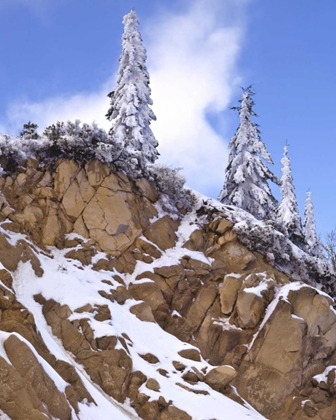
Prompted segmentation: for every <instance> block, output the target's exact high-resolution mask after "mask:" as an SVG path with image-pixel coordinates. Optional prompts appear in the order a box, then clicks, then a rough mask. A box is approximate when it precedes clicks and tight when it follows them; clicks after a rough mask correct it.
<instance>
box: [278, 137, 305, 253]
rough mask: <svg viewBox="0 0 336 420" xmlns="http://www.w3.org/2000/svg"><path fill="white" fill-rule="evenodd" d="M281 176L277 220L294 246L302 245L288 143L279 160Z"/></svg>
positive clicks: (299, 218) (302, 239)
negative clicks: (284, 228) (282, 225)
mask: <svg viewBox="0 0 336 420" xmlns="http://www.w3.org/2000/svg"><path fill="white" fill-rule="evenodd" d="M281 163H282V168H281V172H282V176H281V179H280V191H281V203H280V205H279V207H278V212H277V214H278V220H279V222H280V223H283V224H284V225H285V227H286V229H287V232H288V236H289V238H290V239H291V241H292V242H294V243H295V244H296V245H302V244H303V242H304V236H303V233H302V226H301V217H300V214H299V208H298V204H297V200H296V196H295V188H294V184H293V178H292V175H291V172H292V170H291V166H290V159H289V157H288V142H287V141H286V145H285V147H284V154H283V157H282V159H281Z"/></svg>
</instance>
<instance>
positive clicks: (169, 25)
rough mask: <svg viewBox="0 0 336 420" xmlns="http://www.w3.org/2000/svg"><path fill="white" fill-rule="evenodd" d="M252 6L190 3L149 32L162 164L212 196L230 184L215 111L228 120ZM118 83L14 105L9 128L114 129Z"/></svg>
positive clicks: (207, 0) (234, 1) (212, 0)
mask: <svg viewBox="0 0 336 420" xmlns="http://www.w3.org/2000/svg"><path fill="white" fill-rule="evenodd" d="M15 1H27V2H28V0H15ZM36 1H43V0H36ZM224 3H225V4H224ZM186 5H188V6H186ZM245 5H246V1H244V0H239V1H238V0H231V1H227V2H223V1H222V0H194V1H193V2H190V3H189V2H184V10H182V11H181V10H180V11H179V12H178V13H177V12H174V13H168V12H163V13H162V14H161V15H160V16H155V18H154V17H153V18H152V20H151V22H150V24H148V26H147V27H146V28H144V26H142V27H141V29H142V31H143V32H144V38H145V40H146V48H147V51H148V58H149V61H148V68H149V71H150V74H151V87H152V97H153V100H154V107H153V108H154V111H155V113H156V115H157V118H158V120H157V122H154V123H153V125H152V128H153V131H154V133H155V135H156V137H157V139H158V141H159V143H160V145H159V151H160V153H161V157H160V160H161V161H162V162H164V163H167V164H171V165H173V166H180V167H183V168H184V174H185V176H186V178H187V184H188V185H189V186H191V187H193V188H195V189H198V190H200V191H201V192H204V193H206V194H209V195H215V194H216V193H218V192H219V189H220V188H221V186H222V182H223V177H224V167H225V163H226V159H227V148H226V146H227V139H224V138H223V137H222V136H220V135H219V134H218V133H216V131H215V130H214V128H213V127H212V125H211V124H210V123H209V121H208V119H207V113H209V112H211V113H213V114H214V115H220V114H221V113H222V112H223V110H225V109H226V108H227V107H228V104H229V102H230V101H231V99H232V93H233V92H234V90H235V87H236V85H237V83H238V81H239V72H238V70H237V59H238V56H239V51H240V47H241V44H242V40H243V27H244V25H243V23H242V20H241V19H242V17H243V15H244V7H245ZM114 82H115V75H112V76H111V78H110V80H109V81H107V82H106V84H105V85H104V86H101V87H98V88H97V91H96V93H93V94H92V93H90V94H87V93H85V92H82V93H79V94H76V95H72V96H60V97H57V98H54V97H53V98H48V99H46V100H44V101H43V102H38V103H32V102H29V101H26V102H20V103H14V104H11V105H10V106H9V108H8V113H7V116H8V118H7V121H3V122H2V124H3V125H5V126H6V128H7V129H9V130H10V131H11V132H13V130H16V131H18V130H19V128H20V127H22V124H23V123H25V122H27V121H28V120H32V121H34V122H36V123H38V124H39V126H40V127H45V126H46V125H49V124H51V123H54V122H55V121H57V120H74V119H76V118H79V119H81V120H82V121H86V122H92V121H96V122H97V123H98V124H99V125H100V126H101V127H104V128H109V126H110V123H109V122H108V121H106V119H105V117H104V115H105V113H106V110H107V108H108V100H107V98H106V94H107V93H108V92H109V91H110V90H111V89H112V88H113V86H114Z"/></svg>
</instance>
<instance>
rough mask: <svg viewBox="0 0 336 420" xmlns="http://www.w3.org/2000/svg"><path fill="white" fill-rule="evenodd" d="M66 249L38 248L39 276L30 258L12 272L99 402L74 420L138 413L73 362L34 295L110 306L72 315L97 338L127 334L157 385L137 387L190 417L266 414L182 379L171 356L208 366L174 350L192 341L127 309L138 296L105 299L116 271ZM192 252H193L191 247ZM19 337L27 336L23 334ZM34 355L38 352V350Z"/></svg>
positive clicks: (171, 258)
mask: <svg viewBox="0 0 336 420" xmlns="http://www.w3.org/2000/svg"><path fill="white" fill-rule="evenodd" d="M189 222H190V221H188V222H186V225H183V224H182V226H181V227H180V231H179V232H178V233H179V237H180V239H181V243H182V237H184V236H185V234H186V233H187V232H186V231H187V230H191V229H192V226H191V225H189ZM189 233H190V232H188V234H189ZM6 234H7V232H6ZM8 234H9V235H10V236H11V239H10V240H11V243H12V244H14V243H15V242H16V240H17V239H22V236H21V235H19V236H20V237H18V235H16V234H14V233H11V232H9V233H8ZM183 239H185V238H183ZM180 245H181V244H180V243H179V242H178V244H177V246H176V248H174V249H171V250H168V251H167V252H166V253H164V255H163V256H162V258H161V259H159V260H156V261H154V263H153V267H154V265H155V266H157V265H161V264H164V265H170V264H173V263H176V261H177V260H178V259H179V258H180V257H181V255H180ZM186 251H187V250H186V249H183V255H185V253H186ZM66 252H67V250H62V251H60V250H58V249H56V248H51V249H50V255H51V256H52V257H53V258H51V257H48V256H46V255H45V254H42V253H36V255H37V257H38V258H39V260H40V263H41V267H42V268H43V270H44V274H43V276H42V277H37V276H36V275H35V273H34V271H33V269H32V267H31V264H30V263H29V262H26V263H22V262H21V263H20V264H19V267H18V269H17V271H16V272H15V273H14V274H13V277H14V289H15V292H16V296H17V299H18V300H19V301H20V302H21V303H22V304H23V305H25V306H26V307H27V308H28V309H29V310H30V311H31V312H32V313H33V315H34V317H35V322H36V325H37V328H38V330H39V332H40V333H41V335H42V337H43V340H44V342H45V344H46V345H47V347H48V348H49V350H50V352H51V353H52V354H54V355H55V356H56V357H57V358H58V359H62V360H66V361H67V362H68V363H70V364H72V365H73V366H74V367H75V368H76V370H77V372H78V374H79V375H80V377H81V379H82V380H83V382H84V385H85V386H86V388H87V390H88V391H89V392H90V394H91V395H92V397H93V398H94V400H95V401H96V402H97V406H96V405H94V404H85V403H81V404H80V405H79V406H80V413H79V415H78V419H80V420H91V419H92V420H97V419H99V420H105V419H106V420H108V419H111V418H115V419H120V420H122V419H132V418H134V419H135V418H138V416H137V414H136V413H135V411H134V409H133V408H132V407H131V406H130V401H126V402H125V403H124V404H119V403H118V402H116V401H114V400H113V399H112V398H111V397H109V396H107V395H106V394H105V393H104V392H103V391H102V390H101V389H100V388H99V387H98V386H97V385H95V384H94V383H92V381H91V380H90V378H89V377H88V375H87V374H86V372H85V371H84V368H83V367H82V366H80V365H78V364H77V363H76V362H75V361H74V359H73V356H72V355H71V354H69V353H68V352H66V351H65V350H64V348H63V346H62V343H61V342H60V340H59V339H57V338H56V337H54V336H53V335H52V333H51V329H50V327H49V326H48V325H47V323H46V321H45V318H44V316H43V314H42V307H41V306H40V305H39V304H38V303H37V302H35V300H34V298H33V296H34V295H36V294H39V293H41V294H42V295H43V296H44V297H45V298H46V299H54V300H55V301H57V302H59V303H60V304H61V305H68V306H69V307H70V309H71V310H72V311H74V310H75V309H77V308H79V307H82V306H84V305H85V304H87V303H90V304H91V305H92V306H94V305H108V306H109V309H110V312H111V314H112V317H111V319H110V320H107V321H103V322H100V321H97V320H96V319H94V315H95V314H94V313H88V312H84V313H73V314H72V315H71V320H74V319H80V318H81V317H85V318H87V319H89V320H90V321H89V322H90V325H91V328H92V329H93V331H94V334H95V338H96V337H101V336H105V335H113V336H117V337H120V336H121V335H122V334H123V333H125V334H127V336H128V337H129V338H130V341H128V340H126V341H127V344H128V348H129V351H130V356H131V358H132V361H133V369H134V370H140V371H142V372H144V373H145V374H146V376H147V377H148V378H154V379H155V380H156V381H157V382H158V383H159V385H160V391H159V392H155V391H151V390H149V389H148V388H147V387H146V386H145V385H143V386H142V387H141V389H140V391H141V392H142V393H144V394H147V395H149V397H150V398H151V399H153V400H154V399H155V400H157V399H158V397H159V396H160V394H162V395H163V396H164V398H165V399H166V400H167V401H169V400H172V402H173V404H174V406H176V407H178V408H180V409H181V410H184V411H186V412H187V413H188V414H189V415H191V417H192V419H193V420H208V419H217V420H227V419H237V420H243V419H249V420H251V419H255V420H257V419H263V418H264V417H262V416H261V415H260V414H259V413H257V412H256V411H255V410H253V408H252V407H250V406H249V405H248V404H247V403H246V405H245V407H243V406H241V405H239V404H237V403H235V402H233V401H232V400H231V399H229V398H227V397H225V396H224V395H222V394H221V393H219V392H216V391H214V390H213V389H212V388H210V387H209V386H208V385H207V384H205V383H204V382H198V383H197V384H196V385H190V384H189V383H188V384H186V383H184V381H183V379H182V377H181V373H180V372H178V371H177V370H176V369H175V368H174V366H173V365H172V361H179V362H181V363H183V364H184V365H185V366H187V368H190V369H191V368H192V367H194V368H196V369H198V370H199V371H200V370H202V369H204V370H205V371H207V372H208V371H209V370H210V369H211V368H212V366H210V365H209V364H208V363H207V362H206V361H205V360H203V359H202V360H201V361H200V362H196V361H191V360H188V359H185V358H182V357H181V356H180V355H179V354H178V352H179V351H181V350H183V349H186V348H192V346H191V345H190V344H187V343H184V342H182V341H180V340H179V339H177V338H176V337H175V336H173V335H170V334H168V333H167V332H165V331H163V330H162V329H161V328H160V327H159V325H158V324H156V323H152V322H143V321H140V320H139V319H138V318H137V317H136V316H135V315H133V314H131V313H130V310H129V309H130V307H131V306H133V305H134V304H138V303H139V302H138V301H135V300H132V299H129V300H127V301H126V302H125V304H124V305H119V304H117V303H116V302H114V303H112V302H111V301H109V300H107V299H105V298H103V297H102V296H101V295H100V294H99V293H98V291H101V290H105V291H106V292H109V291H110V289H111V287H112V288H113V287H117V286H119V283H117V282H116V281H115V280H114V279H113V274H115V273H113V272H107V271H99V272H97V271H95V270H93V269H92V266H82V265H81V263H80V262H79V261H76V260H70V259H67V258H65V256H64V254H65V253H66ZM188 252H189V251H188ZM190 252H191V253H192V251H190ZM198 254H199V255H198ZM101 256H102V255H101ZM192 257H193V258H197V259H200V260H203V259H204V258H205V257H204V255H203V254H200V253H193V255H192ZM204 262H205V261H204ZM153 267H152V268H153ZM138 268H139V270H137V269H136V270H135V273H134V275H132V276H130V275H128V276H125V280H126V281H127V282H128V283H130V282H132V281H135V276H136V273H138V272H139V271H140V267H138ZM148 269H150V267H148V265H146V270H148ZM118 274H119V273H118ZM103 280H109V281H110V282H111V283H112V285H113V286H110V285H108V284H106V283H105V282H102V281H103ZM142 281H143V280H142ZM4 339H5V337H3V336H1V337H0V344H1V342H3V340H4ZM21 339H22V340H23V341H25V340H24V339H23V338H21ZM118 346H119V348H122V347H121V345H120V344H118V345H117V348H118ZM30 347H31V346H30ZM3 352H4V350H3V346H2V345H0V355H3ZM145 353H152V354H154V355H155V356H156V357H157V358H158V359H159V363H157V364H149V363H147V362H146V361H145V360H144V359H143V358H142V357H140V354H145ZM35 355H37V353H36V352H35ZM37 357H38V358H39V360H40V362H41V364H42V366H43V367H44V369H45V370H46V371H47V372H48V374H49V376H50V377H51V378H52V379H53V380H54V382H55V384H56V386H58V388H59V389H63V388H64V381H63V380H61V378H59V377H58V375H57V374H56V373H50V370H52V368H51V367H50V366H48V365H47V364H46V362H45V361H42V360H41V358H40V356H38V355H37ZM159 368H162V369H165V370H166V371H167V372H168V375H167V377H164V376H162V375H161V374H159V372H158V369H159ZM178 383H180V384H183V383H184V385H187V386H188V387H189V388H192V389H194V390H196V391H197V390H202V391H207V392H208V393H209V395H202V394H195V393H193V392H189V391H187V390H185V389H183V388H181V387H180V386H178V385H176V384H178ZM0 418H1V413H0Z"/></svg>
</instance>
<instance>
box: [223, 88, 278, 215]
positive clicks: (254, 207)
mask: <svg viewBox="0 0 336 420" xmlns="http://www.w3.org/2000/svg"><path fill="white" fill-rule="evenodd" d="M254 94H255V93H254V91H253V90H252V87H251V86H249V87H248V88H246V89H243V96H242V99H241V100H240V101H239V102H240V105H239V106H238V107H236V108H234V109H236V110H238V111H239V118H240V124H239V126H238V129H237V131H236V133H235V135H234V136H233V137H232V139H231V141H230V143H229V149H230V155H229V161H228V165H227V167H226V171H225V172H226V180H225V183H224V187H223V189H222V191H221V193H220V195H219V197H218V199H219V201H221V202H222V203H224V204H233V205H235V206H238V207H240V208H242V209H244V210H246V211H248V212H250V213H251V214H253V216H255V217H256V218H258V219H266V218H274V216H275V212H276V208H277V201H276V199H275V198H274V197H273V195H272V192H271V189H270V186H269V185H268V182H267V181H268V180H270V181H272V182H274V183H276V184H278V183H279V181H278V179H277V177H276V176H275V175H274V174H273V172H271V170H270V169H269V168H268V167H267V166H266V164H265V162H266V163H269V164H273V161H272V159H271V156H270V154H269V153H268V151H267V150H266V147H265V144H264V143H263V141H262V140H261V138H260V131H259V129H258V125H257V124H256V123H255V122H254V121H253V120H252V118H251V117H253V116H255V115H256V114H255V112H254V111H253V105H254V102H253V99H252V96H253V95H254Z"/></svg>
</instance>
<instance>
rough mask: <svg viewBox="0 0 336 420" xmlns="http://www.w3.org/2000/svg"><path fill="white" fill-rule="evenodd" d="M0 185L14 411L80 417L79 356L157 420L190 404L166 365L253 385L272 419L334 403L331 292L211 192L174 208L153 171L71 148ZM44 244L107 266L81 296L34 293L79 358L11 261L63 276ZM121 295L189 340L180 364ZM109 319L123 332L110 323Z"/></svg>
mask: <svg viewBox="0 0 336 420" xmlns="http://www.w3.org/2000/svg"><path fill="white" fill-rule="evenodd" d="M0 189H1V195H0V219H1V221H2V224H1V226H0V262H1V264H2V265H1V267H0V334H1V332H3V334H7V335H6V336H3V337H5V338H4V339H3V340H0V343H3V346H2V347H3V349H1V348H0V365H1V369H0V371H1V381H0V382H1V383H0V410H2V411H3V412H5V413H6V414H7V415H8V416H9V417H10V418H13V419H22V418H25V419H26V418H27V419H34V420H35V419H39V418H41V419H42V418H48V417H49V418H60V419H70V418H74V415H73V413H74V412H76V413H78V412H79V404H82V403H85V402H91V403H94V398H93V397H92V396H91V395H90V392H88V390H87V389H86V387H85V385H84V383H83V381H82V380H81V377H80V375H79V373H78V371H77V370H76V369H77V368H76V366H82V368H83V369H84V370H85V372H86V374H87V375H88V376H89V377H90V379H91V381H92V382H94V383H95V384H96V385H97V386H98V387H99V388H100V389H102V390H103V391H104V392H105V393H106V394H107V395H108V396H110V397H112V398H114V399H115V400H116V401H118V402H119V403H124V402H125V401H128V399H129V401H130V404H131V406H132V408H134V409H135V410H136V412H137V413H138V414H139V416H140V417H141V418H144V419H145V420H151V419H162V420H163V419H186V420H187V419H190V418H192V417H191V416H190V413H188V412H187V411H188V410H183V409H182V407H179V406H178V405H176V404H174V403H173V402H172V401H171V398H168V397H166V395H165V394H164V392H165V391H164V390H165V387H163V386H162V384H161V383H160V378H161V377H162V378H168V377H169V378H173V379H174V386H176V387H178V389H179V391H180V392H182V391H183V392H186V393H188V394H190V395H197V396H199V395H201V396H202V398H203V397H204V398H205V397H206V396H207V395H209V394H210V393H211V392H213V391H212V390H215V391H216V392H219V393H221V394H224V395H227V396H229V397H231V398H232V399H234V400H235V401H237V402H240V403H242V402H243V400H242V399H241V398H243V399H245V400H246V401H248V402H249V403H250V404H251V405H252V406H253V407H255V408H256V409H257V410H258V411H259V412H260V413H262V414H263V415H265V417H266V418H269V419H272V420H282V419H283V420H285V419H286V420H289V419H293V420H305V419H308V418H313V417H315V418H319V419H321V420H330V419H332V418H333V416H335V415H336V414H335V413H336V403H335V392H336V388H335V366H336V338H335V337H336V312H335V309H334V305H335V304H334V301H333V299H332V298H330V297H329V296H327V295H325V294H324V293H323V292H321V291H319V290H316V289H315V288H314V287H312V286H308V285H307V284H305V283H304V282H303V281H304V280H305V279H304V278H303V279H301V280H303V281H295V282H294V279H293V278H291V277H290V276H287V275H285V274H284V273H282V272H280V271H278V270H277V269H276V268H274V267H273V266H271V265H270V264H269V263H268V262H267V260H266V258H265V257H264V256H263V255H261V254H259V253H257V252H253V251H251V250H250V249H248V248H247V247H246V246H244V245H243V244H242V243H241V241H240V240H239V238H238V237H237V234H236V229H235V227H234V225H233V224H232V223H231V222H230V221H229V220H227V215H226V213H225V209H223V208H222V207H221V208H218V209H215V211H214V208H212V207H211V206H207V205H206V203H202V201H201V200H199V201H198V203H197V205H196V207H195V208H194V210H192V211H191V212H186V211H185V209H182V210H183V211H181V212H179V211H178V210H176V212H175V213H174V215H172V214H167V213H164V212H163V211H162V208H161V207H160V206H158V205H157V202H158V199H159V195H158V192H157V190H156V187H155V185H154V184H153V183H151V182H149V181H148V180H146V179H137V180H132V179H129V178H128V177H127V176H126V175H125V174H123V173H121V172H117V171H116V170H115V168H114V167H113V165H111V166H108V165H106V164H103V163H101V162H98V161H96V160H94V161H90V162H88V163H87V164H86V165H85V166H81V165H79V164H77V163H75V162H72V161H65V160H59V161H58V162H57V164H56V166H55V168H52V169H50V170H47V169H46V168H41V167H39V166H38V163H37V162H36V161H34V160H28V162H27V164H26V167H24V168H22V169H21V172H18V173H13V174H11V175H8V176H5V177H2V178H0ZM180 210H181V209H180ZM52 247H56V248H57V252H56V251H55V250H56V248H52ZM41 255H43V258H44V259H49V260H50V261H54V260H55V258H59V259H60V261H63V262H66V263H69V264H70V263H71V264H72V267H73V268H74V269H76V270H80V271H81V272H82V273H83V279H82V280H81V281H82V284H83V287H84V285H85V282H88V281H89V280H88V279H87V278H86V276H88V275H89V274H88V273H89V272H90V273H92V272H93V273H96V274H97V279H98V274H99V275H100V274H102V277H101V276H99V280H97V284H99V285H97V291H98V294H97V296H96V295H95V296H94V297H91V296H88V300H87V302H82V303H81V304H80V305H78V307H77V306H75V307H71V305H70V303H67V302H66V300H64V301H61V299H59V301H57V299H56V298H55V299H54V298H53V297H50V296H46V294H45V293H44V292H42V291H41V292H40V291H38V292H37V293H36V294H35V296H34V299H35V302H34V305H35V306H36V307H38V308H41V310H42V313H43V316H44V319H45V321H46V322H47V323H48V325H49V327H50V328H51V331H52V334H53V336H54V337H56V338H57V339H58V340H59V342H61V343H62V346H63V347H64V349H65V350H66V351H67V352H68V353H67V354H69V355H70V356H71V358H72V359H71V361H70V362H69V363H68V362H66V361H65V360H60V359H57V358H56V356H55V355H53V354H51V353H50V349H49V348H48V347H47V345H46V344H45V342H44V341H43V339H42V336H41V335H40V333H39V332H38V328H37V326H36V323H35V319H34V316H33V314H32V313H31V312H30V311H29V309H31V308H28V307H25V306H24V305H23V304H21V303H20V302H19V301H18V299H17V293H19V291H18V290H17V289H16V288H15V281H14V282H13V278H12V275H11V272H15V270H17V269H18V268H19V270H18V272H19V271H20V267H21V266H22V264H23V265H24V264H30V265H31V266H32V268H33V270H32V271H33V272H34V275H35V276H36V278H38V277H41V276H42V278H43V280H44V281H50V282H52V281H53V278H52V276H51V277H50V279H49V278H48V276H47V273H45V270H48V267H47V265H46V264H42V263H41ZM63 269H64V270H66V268H64V267H62V264H61V263H60V266H59V270H60V271H59V272H60V273H61V272H62V270H63ZM18 272H15V273H18ZM57 272H58V271H57ZM105 274H106V276H105ZM15 275H18V274H15ZM68 279H69V281H71V279H72V278H71V274H70V273H69V276H68ZM295 280H297V278H296V279H295ZM20 281H22V278H21V279H20ZM27 281H31V280H30V279H28V278H27ZM41 290H42V288H41ZM35 306H32V308H33V307H35ZM116 308H122V311H123V312H122V313H123V315H122V316H123V317H126V316H133V315H134V316H133V318H132V319H134V320H135V321H138V320H137V319H136V318H135V317H137V318H138V319H139V320H141V321H142V322H144V323H151V325H153V324H158V325H159V326H160V328H161V329H162V330H164V331H166V332H167V333H169V334H172V335H173V336H175V337H177V338H178V339H179V340H181V341H180V342H182V343H183V345H185V346H186V348H183V349H181V348H179V349H177V350H176V352H175V354H174V358H173V359H172V360H170V361H169V367H168V365H167V364H164V363H166V361H163V360H160V354H159V353H158V352H157V349H155V348H152V346H151V343H149V342H147V338H146V337H145V338H144V342H143V343H142V349H141V351H139V354H135V353H136V352H135V348H136V344H137V343H135V342H134V337H132V336H131V334H130V333H129V334H126V333H125V332H124V331H123V330H122V326H120V325H119V324H118V325H116V324H115V320H114V318H115V317H116V315H117V314H116V313H115V312H114V311H116V310H117V309H116ZM125 314H126V315H125ZM131 314H133V315H131ZM116 318H117V319H118V317H116ZM121 319H124V318H122V317H121ZM119 322H120V321H119ZM111 326H112V327H115V333H114V334H112V333H104V334H103V333H101V331H105V329H106V331H107V327H111ZM112 327H111V328H112ZM97 331H98V333H97ZM109 331H110V330H109ZM131 332H132V331H131ZM134 335H135V336H136V334H135V333H134ZM1 337H2V336H1ZM29 343H30V344H29ZM138 356H139V358H140V359H139V358H138ZM139 360H140V361H139ZM143 364H146V365H143ZM144 366H146V367H147V368H145V367H144ZM149 366H151V369H154V368H155V369H154V370H149V368H148V367H149ZM149 372H151V374H150V373H149ZM57 378H60V379H59V383H61V384H62V386H59V383H58V381H57ZM235 389H237V390H238V393H239V395H240V397H239V396H238V395H237V394H236V392H235ZM219 395H220V394H219ZM46 416H47V417H46ZM218 418H221V417H220V414H219V415H218Z"/></svg>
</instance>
